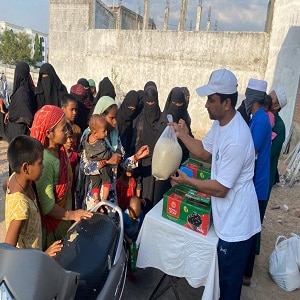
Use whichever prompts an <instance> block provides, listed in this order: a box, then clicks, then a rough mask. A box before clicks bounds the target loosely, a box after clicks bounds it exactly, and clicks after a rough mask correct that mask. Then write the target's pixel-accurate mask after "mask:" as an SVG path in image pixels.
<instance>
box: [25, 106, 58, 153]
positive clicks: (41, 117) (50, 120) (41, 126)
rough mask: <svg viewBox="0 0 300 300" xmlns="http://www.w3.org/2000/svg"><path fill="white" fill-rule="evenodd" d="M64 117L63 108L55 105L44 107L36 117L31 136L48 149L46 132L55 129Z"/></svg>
mask: <svg viewBox="0 0 300 300" xmlns="http://www.w3.org/2000/svg"><path fill="white" fill-rule="evenodd" d="M63 116H64V112H63V111H62V109H61V108H59V107H57V106H54V105H45V106H43V107H42V108H41V109H39V110H38V111H37V112H36V114H35V116H34V119H33V124H32V127H31V132H30V136H31V137H33V138H35V139H37V140H39V141H40V142H41V143H42V144H43V146H44V147H47V146H48V139H46V131H47V130H51V129H53V128H54V126H55V125H57V124H58V123H59V122H60V121H61V119H62V118H63Z"/></svg>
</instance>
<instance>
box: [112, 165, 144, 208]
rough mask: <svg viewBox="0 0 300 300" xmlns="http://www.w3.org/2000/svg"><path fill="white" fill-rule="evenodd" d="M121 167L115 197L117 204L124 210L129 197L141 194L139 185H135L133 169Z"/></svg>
mask: <svg viewBox="0 0 300 300" xmlns="http://www.w3.org/2000/svg"><path fill="white" fill-rule="evenodd" d="M120 169H121V172H120V173H121V176H120V177H119V178H118V179H117V187H116V188H117V197H118V205H119V206H120V208H121V209H122V210H126V209H127V207H128V205H129V202H130V199H131V197H134V196H137V197H138V198H140V196H141V185H140V184H139V185H137V183H136V180H135V178H134V177H133V176H132V175H133V170H126V169H125V168H123V167H120Z"/></svg>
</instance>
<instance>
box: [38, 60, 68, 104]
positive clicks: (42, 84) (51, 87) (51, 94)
mask: <svg viewBox="0 0 300 300" xmlns="http://www.w3.org/2000/svg"><path fill="white" fill-rule="evenodd" d="M43 74H48V76H47V77H43V76H42V75H43ZM67 93H68V91H67V89H66V87H65V86H64V85H63V83H62V82H61V80H60V79H59V77H58V75H57V74H56V72H55V69H54V68H53V66H52V65H51V64H49V63H44V64H43V65H42V66H41V68H40V72H39V79H38V83H37V88H36V95H37V102H38V109H40V108H41V107H43V106H44V105H56V106H60V104H61V99H62V97H63V95H65V94H67Z"/></svg>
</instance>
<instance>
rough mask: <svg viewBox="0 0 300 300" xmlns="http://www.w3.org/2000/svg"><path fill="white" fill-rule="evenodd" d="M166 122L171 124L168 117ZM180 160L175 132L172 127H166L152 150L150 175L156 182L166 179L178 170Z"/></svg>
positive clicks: (180, 153)
mask: <svg viewBox="0 0 300 300" xmlns="http://www.w3.org/2000/svg"><path fill="white" fill-rule="evenodd" d="M168 116H169V115H168ZM168 120H169V122H172V121H170V119H169V117H168ZM181 159H182V149H181V147H180V145H179V143H178V140H177V136H176V133H175V130H174V128H173V127H172V126H167V127H166V128H165V130H164V131H163V133H162V134H161V136H160V137H159V139H158V140H157V142H156V144H155V147H154V150H153V155H152V175H153V176H154V177H155V178H156V179H157V180H166V179H168V178H169V177H170V176H171V175H172V174H174V173H175V172H176V170H177V169H178V168H179V166H180V163H181Z"/></svg>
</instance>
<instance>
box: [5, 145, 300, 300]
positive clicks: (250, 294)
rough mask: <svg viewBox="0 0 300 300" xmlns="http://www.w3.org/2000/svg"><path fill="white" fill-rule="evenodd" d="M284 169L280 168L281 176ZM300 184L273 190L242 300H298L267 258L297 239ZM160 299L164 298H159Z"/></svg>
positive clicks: (299, 219) (299, 297)
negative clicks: (280, 242) (279, 242)
mask: <svg viewBox="0 0 300 300" xmlns="http://www.w3.org/2000/svg"><path fill="white" fill-rule="evenodd" d="M6 150H7V143H5V142H3V141H0V184H1V186H2V184H3V182H4V181H5V180H6V179H7V176H8V171H7V170H8V164H7V158H6ZM284 169H285V165H284V164H283V162H281V164H280V170H281V172H283V170H284ZM299 195H300V183H299V182H296V183H295V184H294V185H293V186H292V187H289V186H283V187H281V186H274V188H273V191H272V194H271V198H270V201H269V204H268V208H267V212H266V216H265V220H264V223H263V230H262V243H261V254H260V255H259V256H257V257H256V261H255V268H254V276H253V279H252V285H251V287H243V290H242V297H241V299H242V300H253V299H258V300H264V299H266V300H267V299H273V300H277V299H278V300H281V299H290V300H299V299H300V289H298V290H296V291H293V292H286V291H284V290H283V289H281V288H280V287H279V286H278V285H277V284H276V283H275V282H274V281H273V280H272V279H271V278H270V276H269V273H268V266H269V257H270V254H271V253H272V251H273V249H274V246H275V242H276V239H277V237H278V236H279V235H284V236H286V237H289V236H290V234H291V233H292V232H294V233H296V234H298V235H300V217H298V216H296V213H297V212H298V211H299V209H300V199H299ZM4 199H5V198H4V193H3V190H2V188H1V189H0V242H3V241H4V238H5V222H4ZM161 299H164V297H161Z"/></svg>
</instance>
